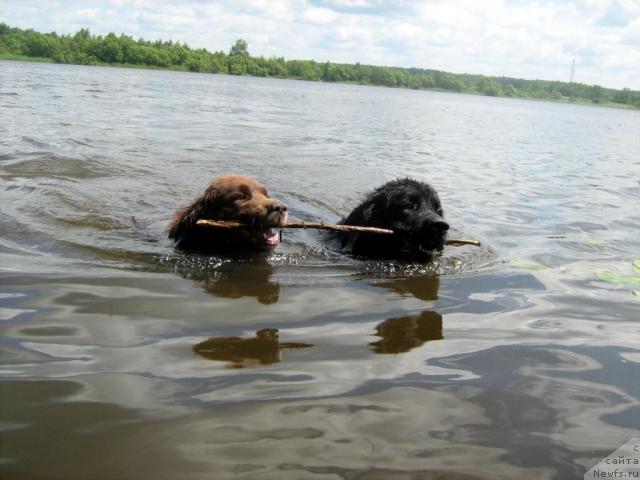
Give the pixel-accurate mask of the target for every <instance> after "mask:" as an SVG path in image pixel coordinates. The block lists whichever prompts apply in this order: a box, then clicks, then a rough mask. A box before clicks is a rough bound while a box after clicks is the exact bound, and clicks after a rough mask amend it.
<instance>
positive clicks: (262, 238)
mask: <svg viewBox="0 0 640 480" xmlns="http://www.w3.org/2000/svg"><path fill="white" fill-rule="evenodd" d="M245 232H246V233H245V235H246V236H247V237H248V241H249V243H250V244H251V245H253V246H254V247H255V248H257V249H259V250H273V249H274V248H276V247H277V246H278V245H279V244H280V231H279V230H277V228H260V229H249V230H245ZM247 237H245V238H247Z"/></svg>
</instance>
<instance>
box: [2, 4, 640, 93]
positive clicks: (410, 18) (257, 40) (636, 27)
mask: <svg viewBox="0 0 640 480" xmlns="http://www.w3.org/2000/svg"><path fill="white" fill-rule="evenodd" d="M43 9H46V10H47V13H48V14H47V15H46V16H43V15H37V14H36V13H37V12H40V11H42V10H43ZM0 20H1V21H4V22H6V23H8V24H9V25H14V26H18V27H21V28H34V29H36V30H41V31H51V30H55V31H58V32H60V33H72V32H74V31H76V30H78V29H79V28H81V27H88V28H89V29H90V30H91V31H92V32H93V33H97V34H105V33H108V32H109V31H114V32H116V33H121V32H122V33H125V34H129V35H132V36H134V37H136V38H137V37H140V36H141V37H144V38H147V39H155V38H158V37H162V38H163V39H174V40H178V41H181V42H186V43H188V44H189V45H192V46H194V47H204V48H208V49H210V50H225V51H226V50H228V48H229V47H230V45H231V44H233V42H234V41H235V40H236V39H237V38H244V39H246V40H247V41H248V42H249V50H250V52H251V53H252V54H258V55H266V56H272V55H277V56H284V57H286V58H309V59H315V60H318V61H326V60H331V61H336V62H352V63H355V62H360V63H373V64H381V65H397V66H405V67H423V68H433V69H440V70H448V71H453V72H468V73H485V74H495V75H506V76H513V77H523V78H532V77H535V78H544V79H552V80H568V77H569V67H570V64H571V61H572V59H573V58H576V79H577V80H579V81H581V82H584V83H598V84H602V85H605V86H611V87H618V88H621V87H625V86H627V87H631V88H634V89H638V90H640V61H639V57H640V2H638V1H637V0H572V1H566V0H536V1H526V0H456V1H455V2H453V1H449V0H429V1H420V2H417V1H415V2H413V1H405V2H391V1H388V2H385V1H382V0H245V1H242V2H236V1H232V0H218V1H208V0H182V1H180V0H168V1H165V2H156V1H152V0H101V1H95V2H91V3H90V4H88V3H87V2H83V1H80V0H69V1H62V0H51V1H45V0H42V1H38V0H24V1H21V2H14V1H12V0H0Z"/></svg>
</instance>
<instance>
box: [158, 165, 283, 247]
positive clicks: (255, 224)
mask: <svg viewBox="0 0 640 480" xmlns="http://www.w3.org/2000/svg"><path fill="white" fill-rule="evenodd" d="M201 219H209V220H237V221H240V222H242V223H246V224H247V225H250V226H251V229H248V230H247V229H237V230H228V231H225V230H218V229H213V228H209V227H206V226H201V225H197V224H196V222H197V221H198V220H201ZM286 220H287V207H286V205H285V204H284V203H283V202H281V201H280V200H276V199H273V198H270V197H269V193H268V192H267V189H266V187H265V186H264V185H262V184H261V183H260V182H258V181H257V180H255V179H254V178H251V177H246V176H243V175H231V174H227V175H222V176H220V177H218V178H216V179H215V180H214V181H213V182H212V183H211V184H210V185H209V186H208V187H207V188H206V189H205V191H204V192H203V193H202V194H201V195H200V196H198V197H196V198H195V199H194V200H193V201H192V202H191V203H190V204H188V205H186V206H185V207H183V208H181V209H180V210H178V211H177V212H176V213H175V215H174V217H173V220H172V221H171V223H170V224H169V238H172V239H173V240H175V242H176V245H177V246H178V247H180V248H182V249H188V250H218V249H227V248H233V249H243V248H256V249H258V250H261V249H263V248H264V247H265V245H264V244H262V243H261V239H262V238H263V233H262V232H264V231H266V230H268V229H270V228H275V227H278V226H281V225H283V224H284V223H286Z"/></svg>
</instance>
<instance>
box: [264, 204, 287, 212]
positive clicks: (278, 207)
mask: <svg viewBox="0 0 640 480" xmlns="http://www.w3.org/2000/svg"><path fill="white" fill-rule="evenodd" d="M268 210H269V213H273V212H278V213H284V212H286V211H287V206H286V205H285V204H284V203H272V204H271V205H269V207H268Z"/></svg>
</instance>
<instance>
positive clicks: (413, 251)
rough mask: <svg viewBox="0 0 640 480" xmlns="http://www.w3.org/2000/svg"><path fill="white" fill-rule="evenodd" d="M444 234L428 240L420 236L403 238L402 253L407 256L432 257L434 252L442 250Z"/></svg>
mask: <svg viewBox="0 0 640 480" xmlns="http://www.w3.org/2000/svg"><path fill="white" fill-rule="evenodd" d="M446 237H447V235H446V233H445V234H442V235H437V236H433V237H429V238H424V237H423V236H422V235H420V236H414V235H412V236H409V237H406V238H403V239H402V240H403V242H402V243H403V245H402V253H403V254H405V255H409V256H417V257H422V256H432V255H433V254H434V252H436V251H439V250H442V249H443V248H444V241H445V240H446Z"/></svg>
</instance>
